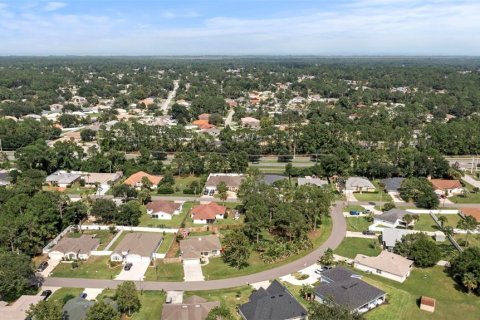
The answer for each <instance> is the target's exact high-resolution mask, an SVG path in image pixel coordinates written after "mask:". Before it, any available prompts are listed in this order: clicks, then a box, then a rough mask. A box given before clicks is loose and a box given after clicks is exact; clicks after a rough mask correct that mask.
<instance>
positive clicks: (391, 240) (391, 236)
mask: <svg viewBox="0 0 480 320" xmlns="http://www.w3.org/2000/svg"><path fill="white" fill-rule="evenodd" d="M412 233H416V230H408V229H397V228H383V230H382V245H383V247H384V248H385V249H387V250H392V249H393V247H395V245H396V244H397V242H400V241H402V237H403V236H406V235H407V234H412Z"/></svg>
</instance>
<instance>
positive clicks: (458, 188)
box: [430, 179, 463, 197]
mask: <svg viewBox="0 0 480 320" xmlns="http://www.w3.org/2000/svg"><path fill="white" fill-rule="evenodd" d="M430 182H431V183H432V184H433V188H434V189H435V193H436V194H438V195H439V196H446V197H450V196H454V195H458V194H461V193H462V192H463V186H462V184H461V182H460V180H445V179H430Z"/></svg>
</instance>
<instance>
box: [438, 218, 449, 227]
mask: <svg viewBox="0 0 480 320" xmlns="http://www.w3.org/2000/svg"><path fill="white" fill-rule="evenodd" d="M447 221H448V219H447V217H445V216H440V217H438V222H440V224H441V225H442V228H445V223H446V222H447Z"/></svg>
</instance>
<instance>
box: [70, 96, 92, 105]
mask: <svg viewBox="0 0 480 320" xmlns="http://www.w3.org/2000/svg"><path fill="white" fill-rule="evenodd" d="M70 101H71V103H72V104H74V105H76V106H81V105H84V104H86V103H87V102H88V101H87V98H85V97H80V96H73V97H72V99H71V100H70Z"/></svg>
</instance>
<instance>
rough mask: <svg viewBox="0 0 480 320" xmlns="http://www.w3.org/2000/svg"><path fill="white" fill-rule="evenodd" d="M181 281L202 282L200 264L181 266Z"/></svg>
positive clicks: (203, 278)
mask: <svg viewBox="0 0 480 320" xmlns="http://www.w3.org/2000/svg"><path fill="white" fill-rule="evenodd" d="M183 274H184V275H185V276H184V277H183V279H185V281H204V280H205V277H204V276H203V272H202V265H201V264H183Z"/></svg>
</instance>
